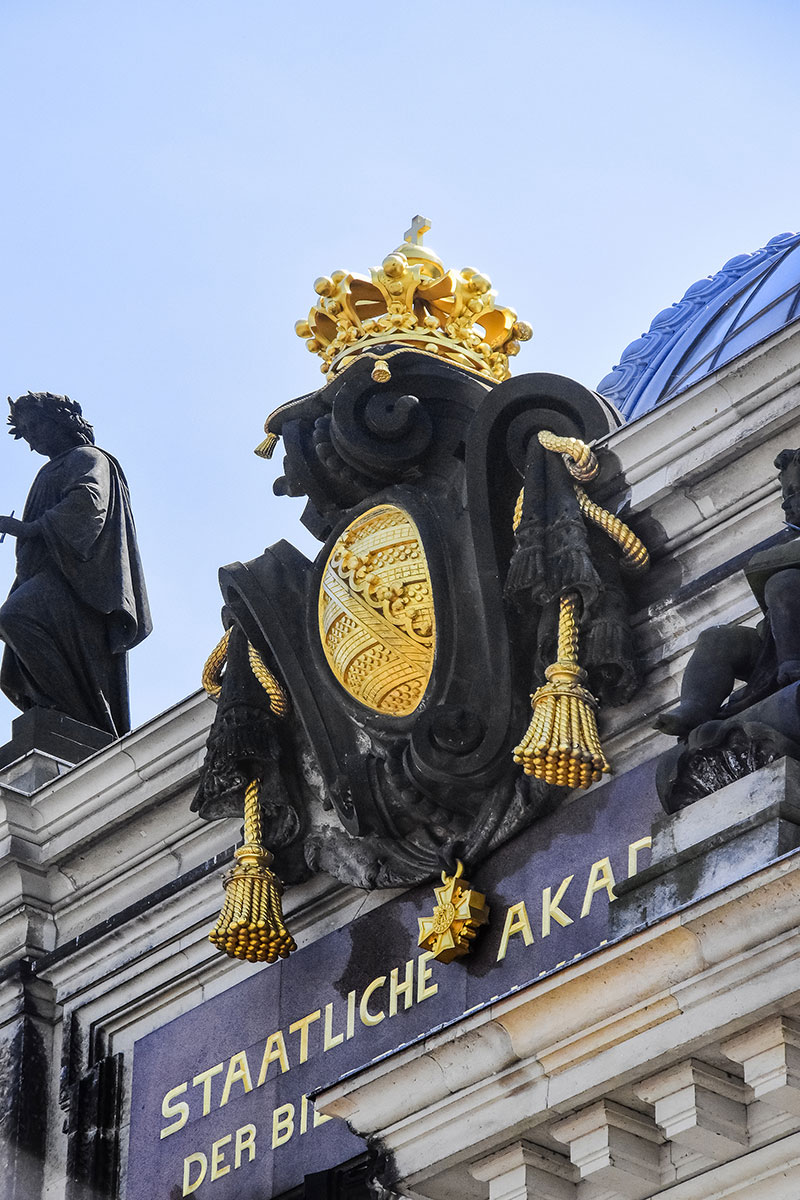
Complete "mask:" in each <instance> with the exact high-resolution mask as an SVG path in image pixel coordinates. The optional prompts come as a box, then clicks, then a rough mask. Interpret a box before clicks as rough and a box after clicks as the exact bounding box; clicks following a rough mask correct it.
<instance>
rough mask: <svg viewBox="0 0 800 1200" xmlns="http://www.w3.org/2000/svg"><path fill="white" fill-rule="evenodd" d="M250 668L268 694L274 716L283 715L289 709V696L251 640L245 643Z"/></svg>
mask: <svg viewBox="0 0 800 1200" xmlns="http://www.w3.org/2000/svg"><path fill="white" fill-rule="evenodd" d="M247 656H248V658H249V659H250V669H251V670H252V672H253V674H254V675H255V677H256V679H257V680H258V682H259V683H260V684H261V686H262V688H263V689H264V691H265V692H266V693H267V695H268V696H269V706H270V709H271V710H272V712H273V713H274V714H275V716H276V717H285V716H286V714H287V712H288V711H289V698H288V696H287V695H286V692H285V691H284V690H283V688H282V687H281V685H280V684H279V683H278V681H277V679H276V678H275V676H274V675H273V674H272V671H270V669H269V667H268V666H267V665H266V663H265V662H264V660H263V658H262V657H261V655H260V654H259V653H258V651H257V650H256V648H255V646H254V645H253V644H252V642H248V643H247Z"/></svg>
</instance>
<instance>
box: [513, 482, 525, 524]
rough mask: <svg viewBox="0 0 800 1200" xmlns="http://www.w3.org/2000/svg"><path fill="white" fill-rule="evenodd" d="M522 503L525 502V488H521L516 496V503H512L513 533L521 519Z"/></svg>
mask: <svg viewBox="0 0 800 1200" xmlns="http://www.w3.org/2000/svg"><path fill="white" fill-rule="evenodd" d="M524 503H525V488H521V489H520V493H519V495H518V496H517V503H516V504H515V505H514V520H513V529H514V533H516V532H517V530H518V529H519V523H520V521H521V520H522V505H523V504H524Z"/></svg>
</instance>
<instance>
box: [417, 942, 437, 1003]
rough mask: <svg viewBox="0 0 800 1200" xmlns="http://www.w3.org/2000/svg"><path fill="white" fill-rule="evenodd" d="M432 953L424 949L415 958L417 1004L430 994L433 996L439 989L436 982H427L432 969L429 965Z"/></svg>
mask: <svg viewBox="0 0 800 1200" xmlns="http://www.w3.org/2000/svg"><path fill="white" fill-rule="evenodd" d="M432 959H433V954H432V952H431V951H430V950H426V951H425V953H424V954H420V956H419V958H418V959H417V1004H421V1003H422V1001H423V1000H427V999H428V998H429V997H430V996H435V995H436V993H437V992H438V990H439V985H438V983H428V980H429V979H430V977H431V975H432V974H433V970H432V968H431V966H430V963H431V960H432Z"/></svg>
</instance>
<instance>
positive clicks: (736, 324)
mask: <svg viewBox="0 0 800 1200" xmlns="http://www.w3.org/2000/svg"><path fill="white" fill-rule="evenodd" d="M798 319H800V234H798V233H780V234H778V236H777V237H774V238H772V239H771V241H769V242H767V244H766V246H764V247H763V248H762V249H761V250H756V251H755V252H754V253H753V254H737V255H736V257H735V258H732V259H730V260H729V261H728V262H726V263H725V266H724V267H723V268H722V270H721V271H717V273H716V275H710V276H708V277H707V278H706V279H700V280H698V282H697V283H693V284H692V286H691V287H690V288H689V290H688V291H687V292H686V294H685V295H684V297H683V299H682V300H681V301H679V303H677V304H673V305H672V307H671V308H665V309H664V310H663V311H662V312H660V313H659V314H658V316H656V317H654V318H653V322H652V324H651V325H650V329H649V330H648V332H647V333H645V334H642V336H641V337H640V338H637V340H636V341H635V342H631V344H630V346H628V347H627V348H626V349H625V350H624V351H623V354H622V357H621V359H620V361H619V365H618V366H616V367H614V369H613V371H611V372H610V373H609V374H608V375H606V377H605V378H604V379H602V380H601V381H600V383H599V384H598V385H597V390H598V392H600V393H601V394H602V395H603V396H605V397H607V399H609V400H610V401H611V402H612V403H613V404H615V405H616V406H617V408H618V409H619V410H620V412H621V413H622V415H623V416H624V417H627V418H628V419H629V420H630V419H631V418H632V417H640V416H641V415H642V414H643V413H646V412H650V410H651V409H653V408H655V407H656V405H658V404H663V403H665V401H667V400H670V399H672V397H673V396H677V395H678V393H679V392H683V391H685V390H686V388H688V387H690V386H691V384H693V383H697V381H698V380H699V379H703V378H704V377H705V376H706V375H710V374H711V373H712V372H713V371H716V370H717V368H718V367H721V366H723V365H724V364H725V363H728V362H730V361H731V360H732V359H734V358H736V357H737V355H739V354H743V353H744V352H745V351H746V350H750V349H751V348H752V347H753V346H755V345H757V344H758V343H759V342H763V341H764V339H765V338H768V337H769V336H770V335H771V334H773V333H777V331H778V330H779V329H783V328H784V327H785V326H786V325H789V324H791V322H792V321H795V320H798Z"/></svg>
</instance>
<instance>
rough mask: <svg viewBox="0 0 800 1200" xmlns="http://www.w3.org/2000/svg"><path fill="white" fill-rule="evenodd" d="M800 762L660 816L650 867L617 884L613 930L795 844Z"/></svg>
mask: <svg viewBox="0 0 800 1200" xmlns="http://www.w3.org/2000/svg"><path fill="white" fill-rule="evenodd" d="M798 789H800V764H798V763H797V762H795V761H794V760H793V759H786V758H783V759H780V760H779V761H778V762H776V763H772V764H770V765H769V766H767V767H763V768H762V769H761V770H760V771H757V772H755V773H754V774H752V775H748V776H745V777H744V778H743V779H739V780H737V781H736V782H735V783H732V784H729V785H728V787H726V788H723V789H722V790H721V791H719V792H715V793H714V794H713V795H711V796H707V797H705V798H704V799H703V800H699V801H698V802H697V803H696V804H693V805H691V806H690V807H689V808H686V809H683V810H682V811H681V812H679V813H676V814H674V815H672V816H665V817H662V818H660V819H659V820H657V821H656V822H655V824H654V826H653V849H652V857H651V861H650V866H649V867H647V868H646V869H645V870H644V871H641V872H639V873H638V874H637V875H635V876H634V877H633V878H632V879H629V880H625V881H624V882H622V883H621V884H619V885H618V887H617V889H616V892H617V903H616V904H615V905H614V906H613V909H612V913H611V928H612V931H613V932H614V934H615V936H621V935H623V934H626V933H630V932H632V931H633V930H634V929H637V928H640V927H641V926H643V925H650V924H652V923H653V922H654V921H657V920H659V919H660V918H662V917H664V916H667V915H668V914H670V913H674V912H677V911H679V910H680V909H682V908H684V907H685V906H686V905H687V904H690V903H692V902H693V901H695V900H699V899H701V898H702V897H704V896H709V895H711V894H712V893H713V892H716V891H719V890H720V889H722V888H724V887H726V886H728V885H729V884H732V883H735V882H736V881H737V880H739V879H742V878H744V877H745V876H746V875H748V874H751V873H752V872H754V871H757V870H759V869H760V868H761V867H764V866H766V865H767V864H768V863H770V862H774V861H775V859H777V858H780V857H781V855H783V854H786V853H788V852H789V851H791V850H794V849H796V848H797V847H798V846H800V803H798V800H797V796H798V794H800V792H799V791H798Z"/></svg>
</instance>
